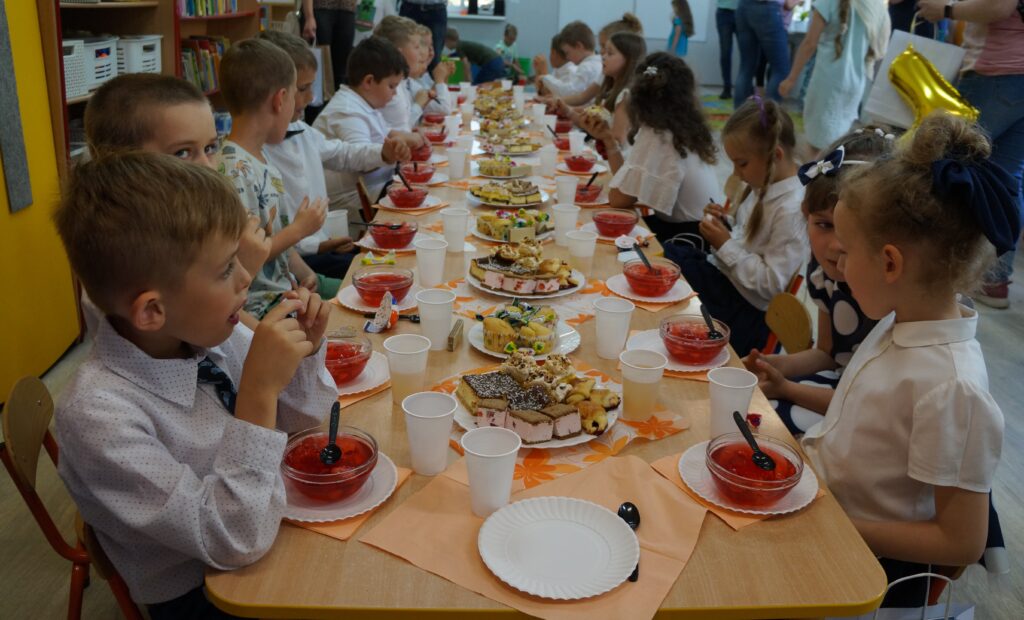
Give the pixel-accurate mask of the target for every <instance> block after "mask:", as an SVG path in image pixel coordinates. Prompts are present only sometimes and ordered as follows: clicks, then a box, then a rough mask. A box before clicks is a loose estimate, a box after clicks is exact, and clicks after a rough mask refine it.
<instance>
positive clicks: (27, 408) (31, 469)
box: [0, 377, 142, 620]
mask: <svg viewBox="0 0 1024 620" xmlns="http://www.w3.org/2000/svg"><path fill="white" fill-rule="evenodd" d="M51 418H53V399H51V398H50V393H49V391H47V389H46V386H45V385H43V382H42V381H40V380H39V379H36V378H35V377H25V378H23V379H21V380H20V381H18V382H17V383H16V384H15V385H14V388H13V389H12V390H11V394H10V396H9V397H8V398H7V405H6V407H5V409H4V415H3V431H4V442H3V443H0V460H2V461H3V463H4V467H6V468H7V472H8V473H9V474H10V475H11V479H12V480H13V481H14V486H15V487H16V488H17V489H18V492H19V493H20V494H21V497H22V499H24V500H25V503H26V504H27V505H28V508H29V511H30V512H31V513H32V516H33V517H35V520H36V523H38V524H39V528H40V529H41V530H42V531H43V536H45V537H46V540H47V542H49V543H50V546H51V547H53V550H54V551H56V552H57V553H58V554H59V555H60V556H61V557H63V558H64V559H66V560H68V561H69V562H71V589H70V592H69V594H68V618H69V619H71V620H77V619H78V618H80V617H81V615H82V595H83V591H84V590H85V587H86V586H87V585H88V583H89V564H90V562H91V559H90V556H89V553H88V551H87V549H86V547H85V546H84V544H83V542H82V540H81V539H79V540H78V541H76V543H75V546H71V545H69V544H68V543H67V541H66V540H64V536H63V535H62V534H61V533H60V530H59V529H58V528H57V525H56V524H55V523H54V522H53V519H52V518H51V517H50V513H49V511H47V509H46V506H45V505H44V504H43V502H42V500H41V499H40V497H39V494H38V493H37V492H36V469H37V466H38V464H39V452H40V450H41V449H43V448H45V449H46V453H47V454H48V455H49V456H50V460H51V461H53V464H54V466H56V465H57V462H58V453H57V442H56V441H54V439H53V435H51V434H50V431H49V426H50V419H51ZM111 570H113V567H111ZM114 574H116V571H114ZM117 579H118V580H120V576H118V577H117ZM121 583H122V585H123V583H124V582H123V581H122V582H121ZM111 589H112V590H113V591H114V597H115V598H117V602H118V605H119V606H120V608H121V611H122V613H124V615H125V616H126V617H127V618H129V619H130V620H134V619H136V618H142V616H141V614H139V610H138V608H137V607H136V606H135V604H134V603H133V602H132V600H131V598H130V597H128V589H127V587H126V588H124V590H123V593H122V594H123V596H122V595H120V594H119V593H118V591H117V590H116V589H114V588H113V587H112V588H111Z"/></svg>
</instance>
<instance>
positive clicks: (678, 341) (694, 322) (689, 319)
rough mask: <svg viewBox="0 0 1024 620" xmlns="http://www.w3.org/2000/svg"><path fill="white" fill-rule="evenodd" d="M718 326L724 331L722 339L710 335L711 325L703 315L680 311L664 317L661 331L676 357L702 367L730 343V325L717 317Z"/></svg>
mask: <svg viewBox="0 0 1024 620" xmlns="http://www.w3.org/2000/svg"><path fill="white" fill-rule="evenodd" d="M714 325H715V329H716V330H717V331H718V332H719V333H721V334H722V337H721V338H711V337H710V336H708V326H707V325H706V324H705V323H704V319H703V318H701V317H694V316H684V315H681V314H677V315H676V316H670V317H666V318H664V319H662V321H661V327H660V328H659V330H658V331H659V333H660V334H661V341H662V342H663V343H665V348H666V349H668V352H669V354H670V355H671V356H672V358H673V359H675V360H678V361H680V362H682V363H684V364H688V365H690V366H699V365H701V364H707V363H708V362H710V361H711V360H713V359H715V358H716V357H718V354H719V353H721V352H722V349H724V348H725V345H727V344H729V327H728V326H727V325H726V324H725V323H723V322H721V321H719V320H714Z"/></svg>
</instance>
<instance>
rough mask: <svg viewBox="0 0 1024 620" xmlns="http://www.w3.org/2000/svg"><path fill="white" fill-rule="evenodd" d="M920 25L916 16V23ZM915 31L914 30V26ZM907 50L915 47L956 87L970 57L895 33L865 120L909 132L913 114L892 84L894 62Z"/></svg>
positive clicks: (946, 45) (954, 48) (953, 47)
mask: <svg viewBox="0 0 1024 620" xmlns="http://www.w3.org/2000/svg"><path fill="white" fill-rule="evenodd" d="M916 22H917V15H915V16H914V22H913V23H915V24H916ZM911 29H913V26H911ZM908 47H913V48H914V50H916V51H917V52H918V53H919V54H920V55H922V56H924V57H925V58H926V59H928V61H929V62H931V64H932V65H934V67H935V69H936V70H937V71H938V72H939V73H940V74H941V75H942V76H943V77H944V78H946V80H947V81H949V82H950V83H955V82H956V78H957V74H958V73H959V72H960V67H961V66H962V65H963V62H964V55H965V54H966V53H967V52H966V50H964V49H963V48H962V47H959V46H956V45H953V44H951V43H943V42H942V41H937V40H935V39H929V38H927V37H922V36H920V35H916V34H910V33H909V32H904V31H903V30H893V31H892V37H891V38H890V39H889V48H888V49H887V50H886V53H885V58H883V59H882V63H881V65H879V68H878V73H877V74H876V75H875V81H874V83H873V84H872V85H871V93H870V94H869V95H868V100H867V102H866V103H865V104H864V110H863V112H864V116H865V117H867V118H868V119H870V120H871V121H874V122H876V123H885V124H888V125H893V126H895V127H902V128H904V129H908V128H910V127H912V126H913V125H914V113H913V111H911V109H910V107H908V106H907V103H906V102H905V101H904V100H903V98H902V97H900V94H899V93H898V92H897V91H896V88H895V87H894V86H893V84H892V82H890V81H889V68H890V67H891V66H892V62H893V60H895V59H896V57H897V56H899V55H900V54H902V53H903V52H904V51H906V49H907V48H908Z"/></svg>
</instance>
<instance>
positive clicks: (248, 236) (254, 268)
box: [238, 215, 271, 275]
mask: <svg viewBox="0 0 1024 620" xmlns="http://www.w3.org/2000/svg"><path fill="white" fill-rule="evenodd" d="M270 245H271V241H270V237H269V236H267V232H266V231H265V230H263V228H262V227H261V226H260V218H258V217H256V216H255V215H250V216H249V220H248V221H247V222H246V225H245V230H243V231H242V236H241V238H239V240H238V262H239V263H241V265H242V267H245V270H246V271H248V272H249V273H250V274H252V275H255V274H257V273H259V271H260V270H261V269H263V263H265V262H267V257H268V256H270Z"/></svg>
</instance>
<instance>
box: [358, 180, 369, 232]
mask: <svg viewBox="0 0 1024 620" xmlns="http://www.w3.org/2000/svg"><path fill="white" fill-rule="evenodd" d="M356 191H357V192H358V193H359V204H361V205H362V207H363V221H364V222H372V221H373V200H371V199H370V192H369V191H368V190H367V189H366V183H363V179H362V178H359V179H357V180H356Z"/></svg>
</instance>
